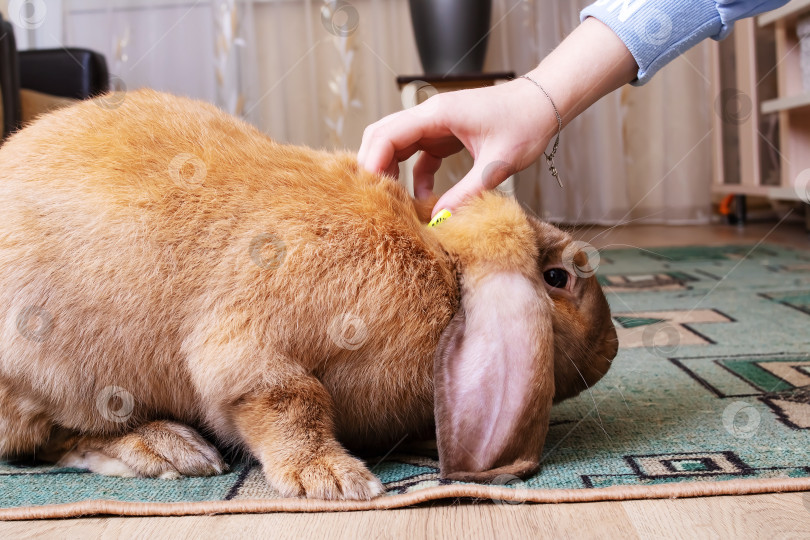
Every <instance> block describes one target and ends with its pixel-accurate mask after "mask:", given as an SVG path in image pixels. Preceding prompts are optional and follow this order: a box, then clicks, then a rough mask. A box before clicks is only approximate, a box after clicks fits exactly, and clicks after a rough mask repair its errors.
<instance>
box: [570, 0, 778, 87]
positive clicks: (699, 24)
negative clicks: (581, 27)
mask: <svg viewBox="0 0 810 540" xmlns="http://www.w3.org/2000/svg"><path fill="white" fill-rule="evenodd" d="M787 2H788V0H598V1H597V2H594V3H593V4H591V5H590V6H588V7H586V8H585V9H584V10H582V13H580V19H581V20H583V21H584V20H585V19H586V18H587V17H595V18H597V19H599V20H600V21H602V22H603V23H605V24H606V25H607V26H609V27H610V28H611V29H612V30H613V31H614V32H616V35H617V36H619V38H620V39H621V40H622V41H624V44H625V45H627V48H628V50H629V51H630V53H631V54H632V55H633V58H635V59H636V63H637V64H638V78H637V79H636V80H635V81H633V83H632V84H635V85H641V84H644V83H645V82H647V81H648V80H649V79H650V77H652V76H653V75H654V74H655V72H657V71H658V70H659V69H661V68H662V67H664V66H665V65H666V64H668V63H669V62H671V61H672V60H674V59H675V58H676V57H677V56H679V55H680V54H682V53H684V52H686V51H687V50H688V49H690V48H692V47H693V46H694V45H697V44H698V43H699V42H700V41H703V40H704V39H706V38H707V37H710V38H713V39H723V38H724V37H726V36H727V35H728V33H729V32H731V28H732V26H733V25H734V21H736V20H739V19H744V18H746V17H753V16H754V15H757V14H759V13H762V12H764V11H769V10H772V9H776V8H778V7H780V6H783V5H785V4H787Z"/></svg>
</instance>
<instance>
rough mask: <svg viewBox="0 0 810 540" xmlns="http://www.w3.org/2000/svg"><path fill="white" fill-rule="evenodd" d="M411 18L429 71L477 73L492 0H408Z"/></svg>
mask: <svg viewBox="0 0 810 540" xmlns="http://www.w3.org/2000/svg"><path fill="white" fill-rule="evenodd" d="M409 3H410V7H411V22H412V24H413V33H414V36H415V37H416V46H417V48H418V49H419V58H420V59H421V60H422V69H424V70H425V73H426V74H429V75H452V74H459V73H480V72H481V70H482V69H483V67H484V56H486V53H487V33H488V32H489V22H490V16H491V14H492V0H409Z"/></svg>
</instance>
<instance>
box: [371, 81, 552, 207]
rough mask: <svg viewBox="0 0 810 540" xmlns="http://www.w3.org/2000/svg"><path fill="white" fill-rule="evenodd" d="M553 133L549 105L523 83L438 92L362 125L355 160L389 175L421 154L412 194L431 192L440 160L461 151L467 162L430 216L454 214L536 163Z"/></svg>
mask: <svg viewBox="0 0 810 540" xmlns="http://www.w3.org/2000/svg"><path fill="white" fill-rule="evenodd" d="M556 131H557V118H556V116H555V114H554V110H553V109H552V107H551V104H550V103H549V102H548V101H547V100H546V98H545V97H544V96H543V95H542V94H541V93H540V91H539V90H538V89H537V88H536V87H535V86H534V84H532V83H531V82H530V81H527V80H525V79H516V80H514V81H511V82H509V83H506V84H502V85H498V86H492V87H487V88H477V89H474V90H461V91H458V92H448V93H445V94H437V95H435V96H433V97H431V98H430V99H428V100H427V101H425V102H424V103H422V104H420V105H417V106H416V107H412V108H410V109H406V110H404V111H400V112H398V113H394V114H392V115H390V116H387V117H385V118H383V119H382V120H380V121H378V122H376V123H374V124H372V125H370V126H368V127H367V128H366V130H365V132H364V133H363V142H362V144H361V145H360V151H359V152H358V156H357V159H358V161H359V162H360V164H361V165H362V166H363V167H364V168H365V169H366V170H368V171H370V172H374V173H386V174H388V175H390V176H394V177H396V176H397V175H398V172H399V162H400V161H404V160H406V159H408V158H409V157H411V156H412V155H413V154H415V153H416V152H418V151H420V150H421V151H422V153H421V155H420V156H419V158H418V159H417V161H416V164H415V165H414V169H413V184H414V195H415V196H416V198H417V199H422V200H424V199H427V198H429V197H430V196H431V195H432V193H433V182H434V174H435V173H436V171H437V170H438V169H439V166H440V165H441V163H442V159H443V158H445V157H448V156H450V155H452V154H455V153H456V152H459V151H460V150H461V149H462V148H466V149H467V150H468V151H469V152H470V154H471V155H472V157H473V159H474V165H473V167H472V169H471V170H470V171H469V172H468V173H467V175H466V176H465V177H464V178H462V179H461V181H460V182H458V184H456V185H455V186H454V187H453V188H451V189H450V190H449V191H448V192H447V193H445V194H444V195H442V197H441V198H440V199H439V200H438V202H437V203H436V205H435V206H434V208H433V214H434V215H435V214H436V212H438V211H439V210H441V209H443V208H447V209H448V210H451V211H452V210H455V209H456V208H458V207H459V206H461V205H462V204H463V203H464V201H465V200H466V199H468V198H469V197H472V196H475V195H477V194H479V193H481V192H482V191H484V190H487V189H493V188H495V187H496V186H498V185H499V184H500V183H501V182H503V181H504V180H506V179H507V178H508V177H509V176H510V175H512V174H514V173H515V172H517V171H520V170H522V169H525V168H526V167H528V166H529V165H531V163H532V162H533V161H534V160H535V159H537V158H538V157H539V156H540V155H541V154H542V153H543V150H544V149H545V148H546V145H547V144H548V142H549V140H550V139H551V137H552V136H553V135H554V134H555V133H556Z"/></svg>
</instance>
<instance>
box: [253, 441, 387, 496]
mask: <svg viewBox="0 0 810 540" xmlns="http://www.w3.org/2000/svg"><path fill="white" fill-rule="evenodd" d="M265 476H266V477H267V480H268V482H269V483H270V484H271V485H272V486H273V487H275V488H276V489H277V490H278V491H279V492H280V493H281V494H282V495H283V496H285V497H307V498H310V499H328V500H337V499H345V500H369V499H371V498H373V497H376V496H377V495H379V494H381V493H382V492H383V491H384V489H383V485H382V483H380V481H379V480H378V479H377V477H376V476H374V475H373V474H372V473H371V472H370V471H369V470H368V469H367V468H366V466H365V465H364V464H363V462H362V461H360V460H358V459H356V458H353V457H351V456H349V455H348V454H346V453H344V452H340V451H332V452H329V453H325V454H322V455H319V456H315V457H314V458H312V459H311V460H309V461H307V462H303V461H299V460H296V461H295V462H294V463H290V464H288V465H282V466H280V467H278V466H277V467H275V470H268V469H267V468H265Z"/></svg>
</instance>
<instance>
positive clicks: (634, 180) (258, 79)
mask: <svg viewBox="0 0 810 540" xmlns="http://www.w3.org/2000/svg"><path fill="white" fill-rule="evenodd" d="M587 3H588V2H586V1H565V0H549V1H541V0H493V14H492V32H491V34H490V38H489V39H490V45H489V51H488V55H487V60H486V65H485V69H486V70H488V71H500V70H511V71H515V72H516V73H518V74H519V73H522V72H526V71H528V70H530V69H531V68H532V67H534V66H535V65H536V63H537V62H538V61H539V60H540V59H541V58H542V57H543V56H544V55H545V54H547V53H548V52H549V51H551V49H553V47H554V46H555V45H556V44H557V43H559V42H560V41H561V40H562V39H563V37H564V36H565V35H567V34H568V33H569V32H570V31H571V30H572V29H573V28H574V27H575V26H576V25H577V24H578V22H579V18H578V13H579V10H580V9H581V8H582V7H583V6H584V5H586V4H587ZM56 12H58V13H59V16H60V17H62V18H63V25H62V28H63V32H64V35H63V36H62V37H61V39H62V40H63V42H64V43H65V44H67V45H71V46H83V47H89V48H93V49H95V50H99V51H101V52H103V53H105V54H106V56H107V58H108V62H109V63H110V67H111V71H112V72H113V73H114V74H115V75H117V76H118V77H119V78H120V81H121V82H120V84H123V85H125V86H126V88H128V89H133V88H137V87H141V86H149V87H154V88H158V89H163V90H168V91H171V92H175V93H179V94H184V95H189V96H192V97H198V98H201V99H206V100H209V101H212V102H215V103H217V104H219V105H220V106H222V107H224V108H225V109H226V110H228V111H230V112H233V113H235V114H239V115H242V116H244V117H246V118H247V119H248V120H249V121H251V122H253V123H255V124H256V125H257V126H258V127H259V128H261V129H262V130H264V131H265V132H267V133H268V134H269V135H270V136H272V137H273V138H275V139H277V140H279V141H285V142H290V143H294V144H306V145H310V146H314V147H323V146H325V147H330V148H346V149H350V150H356V149H357V148H358V147H359V144H360V140H361V137H362V132H363V128H364V127H365V126H366V125H367V124H369V123H371V122H373V121H375V120H377V119H379V118H381V117H382V116H384V115H386V114H389V113H391V112H394V111H397V110H400V109H401V108H402V100H401V98H400V94H399V91H398V89H397V86H396V83H395V78H396V76H397V75H411V74H417V73H419V72H420V71H421V69H420V64H419V60H418V56H417V52H416V46H415V43H414V38H413V32H412V29H411V22H410V14H409V11H408V4H407V0H350V1H343V0H327V1H322V0H252V1H248V0H214V1H211V0H197V1H195V0H137V1H136V0H105V1H102V0H61V6H60V9H59V10H56ZM709 73H710V72H709V63H708V53H707V46H706V44H703V45H701V46H699V47H697V48H696V49H693V50H692V51H690V52H689V53H687V55H685V56H684V57H681V58H679V59H678V60H676V61H675V62H674V63H673V64H671V65H670V66H668V67H667V68H665V69H664V70H663V71H661V72H660V73H659V74H658V75H657V76H656V77H655V78H654V80H653V81H652V82H650V83H649V84H648V85H646V86H644V87H641V88H635V87H629V86H628V87H625V88H624V89H622V90H619V91H617V92H615V93H613V94H611V95H609V96H607V97H605V98H604V99H603V100H601V101H600V102H599V103H598V104H596V105H595V106H594V107H592V108H590V109H589V110H588V111H586V112H585V113H583V114H582V115H581V116H580V117H579V118H577V119H575V120H574V121H573V122H572V123H571V124H570V125H569V126H568V127H566V129H565V130H564V131H563V136H562V144H561V146H560V150H559V154H558V156H559V158H558V160H557V164H558V168H559V170H560V171H561V174H562V176H563V179H564V181H565V187H564V189H562V190H561V189H560V188H559V187H558V186H557V185H556V183H555V182H554V180H553V179H552V178H551V176H550V175H549V174H548V171H547V170H546V169H545V168H544V167H543V166H542V163H537V164H535V165H534V166H532V167H530V168H529V169H527V170H526V171H523V172H521V173H519V174H518V175H517V178H516V183H515V193H516V196H517V197H518V198H519V200H521V202H522V203H524V204H525V205H526V206H527V207H528V208H530V209H532V210H533V211H534V212H536V213H537V214H538V215H540V216H542V217H545V218H547V219H549V220H552V221H557V222H567V223H574V222H577V223H601V224H614V223H626V222H630V221H638V222H649V223H653V222H655V223H697V222H705V221H708V219H709V215H710V214H709V202H710V185H711V171H712V168H711V159H712V148H711V136H710V129H711V122H710V115H711V114H713V111H712V99H711V96H710V94H709V85H708V80H709V78H710V77H709ZM468 165H469V163H468V162H466V163H465V161H464V159H463V158H461V159H456V160H454V161H452V162H450V163H447V164H446V166H444V167H443V168H442V171H440V173H441V174H442V175H443V179H442V180H441V181H440V182H439V185H440V186H444V187H447V186H448V185H450V184H452V182H453V181H457V180H458V179H460V178H461V177H462V176H463V174H464V172H465V167H466V166H468Z"/></svg>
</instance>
